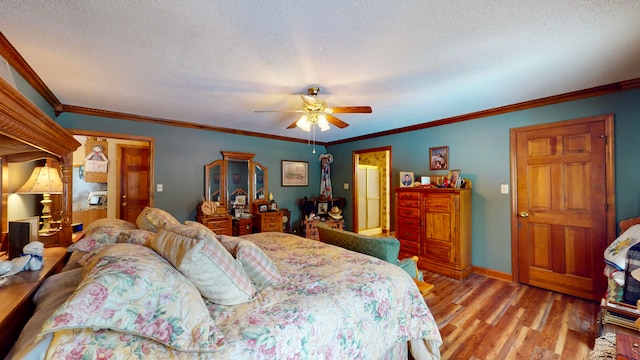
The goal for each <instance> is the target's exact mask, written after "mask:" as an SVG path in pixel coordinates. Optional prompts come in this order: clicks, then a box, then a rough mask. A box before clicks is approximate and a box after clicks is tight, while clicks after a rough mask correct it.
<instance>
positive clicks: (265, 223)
mask: <svg viewBox="0 0 640 360" xmlns="http://www.w3.org/2000/svg"><path fill="white" fill-rule="evenodd" d="M267 231H276V232H282V211H267V212H254V213H253V232H254V233H258V232H267Z"/></svg>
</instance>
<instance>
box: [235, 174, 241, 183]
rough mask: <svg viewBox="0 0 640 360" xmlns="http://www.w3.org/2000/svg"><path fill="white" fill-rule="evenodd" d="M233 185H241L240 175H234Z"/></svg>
mask: <svg viewBox="0 0 640 360" xmlns="http://www.w3.org/2000/svg"><path fill="white" fill-rule="evenodd" d="M233 183H234V184H240V174H233Z"/></svg>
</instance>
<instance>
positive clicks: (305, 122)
mask: <svg viewBox="0 0 640 360" xmlns="http://www.w3.org/2000/svg"><path fill="white" fill-rule="evenodd" d="M296 126H297V127H299V128H300V129H302V130H303V131H306V132H309V131H311V121H309V119H308V118H307V115H302V116H301V117H300V119H299V120H298V122H296Z"/></svg>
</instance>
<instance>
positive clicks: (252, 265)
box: [218, 235, 284, 289]
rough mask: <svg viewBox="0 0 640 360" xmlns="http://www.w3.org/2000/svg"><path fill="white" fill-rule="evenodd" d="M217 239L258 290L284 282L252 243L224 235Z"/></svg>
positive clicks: (268, 260)
mask: <svg viewBox="0 0 640 360" xmlns="http://www.w3.org/2000/svg"><path fill="white" fill-rule="evenodd" d="M218 239H219V240H220V243H221V244H222V245H223V246H224V247H225V248H226V249H227V251H229V252H230V253H231V254H232V255H233V256H234V257H235V258H236V260H237V261H239V262H240V264H242V268H243V269H244V270H245V271H246V273H247V275H249V278H250V279H251V282H253V284H254V285H256V287H257V288H258V289H262V288H264V287H265V286H269V285H277V284H279V283H281V282H282V281H283V280H284V278H283V277H282V275H280V272H279V271H278V268H277V267H276V265H275V264H274V263H273V261H271V258H269V256H267V254H265V253H264V252H263V251H262V249H260V248H259V247H258V246H257V245H256V244H254V243H253V242H251V241H249V240H245V239H241V238H237V237H231V236H226V235H221V236H219V237H218Z"/></svg>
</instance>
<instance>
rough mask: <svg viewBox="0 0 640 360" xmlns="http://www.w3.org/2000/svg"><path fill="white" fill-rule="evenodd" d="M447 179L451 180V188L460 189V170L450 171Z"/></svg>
mask: <svg viewBox="0 0 640 360" xmlns="http://www.w3.org/2000/svg"><path fill="white" fill-rule="evenodd" d="M447 178H448V179H449V186H450V187H452V188H459V187H460V169H455V170H450V171H449V176H447Z"/></svg>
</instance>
